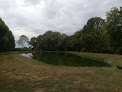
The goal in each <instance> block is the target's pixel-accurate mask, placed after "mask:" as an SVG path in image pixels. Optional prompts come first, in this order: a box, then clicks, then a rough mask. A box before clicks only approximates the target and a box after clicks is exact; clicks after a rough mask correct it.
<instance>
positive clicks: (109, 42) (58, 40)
mask: <svg viewBox="0 0 122 92" xmlns="http://www.w3.org/2000/svg"><path fill="white" fill-rule="evenodd" d="M29 44H30V45H31V46H32V49H33V50H37V51H40V50H44V51H64V50H68V51H83V52H97V53H122V7H120V8H119V9H118V8H116V7H114V8H112V9H111V10H110V11H109V12H107V13H106V19H105V20H104V19H102V18H100V17H94V18H90V19H89V20H88V21H87V24H86V25H85V26H84V27H83V29H81V30H79V31H77V32H75V33H74V34H73V35H71V36H68V35H66V34H61V33H59V32H52V31H47V32H46V33H44V34H43V35H39V36H38V37H33V38H31V40H30V42H29Z"/></svg>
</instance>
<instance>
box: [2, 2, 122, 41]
mask: <svg viewBox="0 0 122 92" xmlns="http://www.w3.org/2000/svg"><path fill="white" fill-rule="evenodd" d="M120 5H122V1H121V0H92V1H91V0H85V1H84V0H0V17H2V19H3V20H4V21H5V22H6V24H7V25H8V26H9V28H10V29H11V30H12V32H13V33H14V35H15V38H16V40H17V39H18V37H19V36H20V35H22V34H25V35H27V36H28V37H29V38H31V37H33V36H38V35H39V34H43V33H44V32H46V31H47V30H53V31H59V32H61V33H66V34H68V35H71V34H73V33H74V32H76V31H78V30H80V29H81V28H82V27H83V26H84V25H85V24H86V22H87V20H88V19H89V18H91V17H95V16H98V17H102V18H105V15H106V12H107V11H109V10H110V9H111V8H112V7H114V6H117V7H119V6H120Z"/></svg>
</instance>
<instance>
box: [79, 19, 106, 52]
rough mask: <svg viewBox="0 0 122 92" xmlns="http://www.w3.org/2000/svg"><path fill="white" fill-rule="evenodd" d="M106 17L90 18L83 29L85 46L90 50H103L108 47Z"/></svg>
mask: <svg viewBox="0 0 122 92" xmlns="http://www.w3.org/2000/svg"><path fill="white" fill-rule="evenodd" d="M104 24H105V21H104V19H102V18H100V17H94V18H90V19H89V20H88V22H87V24H86V25H85V26H84V28H83V30H82V33H83V35H82V37H81V39H82V42H83V47H84V48H85V49H86V51H89V52H98V51H99V52H101V51H102V49H103V48H105V47H106V39H105V37H106V32H105V30H104Z"/></svg>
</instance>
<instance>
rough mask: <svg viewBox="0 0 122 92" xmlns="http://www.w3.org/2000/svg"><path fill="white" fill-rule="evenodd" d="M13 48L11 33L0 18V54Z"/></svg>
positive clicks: (13, 42) (13, 41)
mask: <svg viewBox="0 0 122 92" xmlns="http://www.w3.org/2000/svg"><path fill="white" fill-rule="evenodd" d="M14 48H15V40H14V36H13V35H12V32H11V31H10V30H9V28H8V27H7V26H6V24H5V23H4V22H3V21H2V19H1V18H0V52H4V51H11V50H13V49H14Z"/></svg>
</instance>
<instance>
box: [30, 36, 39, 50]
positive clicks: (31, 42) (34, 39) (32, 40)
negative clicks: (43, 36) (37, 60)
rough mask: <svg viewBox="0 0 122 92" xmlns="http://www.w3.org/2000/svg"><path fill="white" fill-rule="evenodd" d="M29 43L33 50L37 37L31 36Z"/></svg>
mask: <svg viewBox="0 0 122 92" xmlns="http://www.w3.org/2000/svg"><path fill="white" fill-rule="evenodd" d="M29 44H30V45H31V46H33V47H32V48H33V50H35V49H36V45H37V38H36V37H32V38H31V40H30V42H29Z"/></svg>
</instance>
